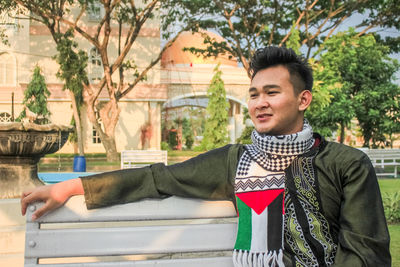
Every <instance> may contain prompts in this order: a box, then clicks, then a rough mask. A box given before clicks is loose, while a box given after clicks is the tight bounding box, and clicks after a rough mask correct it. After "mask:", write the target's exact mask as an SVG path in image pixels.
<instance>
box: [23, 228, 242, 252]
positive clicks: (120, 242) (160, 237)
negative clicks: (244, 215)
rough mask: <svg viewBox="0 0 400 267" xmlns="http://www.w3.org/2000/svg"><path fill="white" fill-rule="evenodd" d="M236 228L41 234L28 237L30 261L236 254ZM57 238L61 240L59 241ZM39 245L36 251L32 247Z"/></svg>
mask: <svg viewBox="0 0 400 267" xmlns="http://www.w3.org/2000/svg"><path fill="white" fill-rule="evenodd" d="M236 227H237V226H236V224H235V223H230V224H225V223H223V224H199V225H192V224H187V225H166V226H154V227H151V226H145V227H121V228H94V229H63V230H41V234H40V235H37V233H35V232H27V233H26V244H27V248H26V249H27V251H26V253H25V255H26V256H27V257H38V258H47V257H73V256H78V257H80V256H107V255H130V254H136V255H138V254H159V253H178V252H179V253H182V252H205V251H221V250H232V249H233V246H234V241H235V232H236ZM55 236H56V237H57V238H55ZM31 242H35V244H36V245H35V247H33V248H30V247H29V244H30V243H31Z"/></svg>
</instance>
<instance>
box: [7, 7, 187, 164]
mask: <svg viewBox="0 0 400 267" xmlns="http://www.w3.org/2000/svg"><path fill="white" fill-rule="evenodd" d="M3 2H10V0H3V1H2V2H1V4H2V5H3V4H4V3H3ZM11 2H15V3H16V4H18V6H19V7H20V8H23V9H26V10H28V11H29V14H30V15H28V17H29V18H30V19H31V20H34V21H37V22H39V23H41V24H43V25H45V26H46V27H47V29H48V30H49V31H50V33H51V35H52V36H53V39H54V41H55V42H56V43H57V42H58V39H57V36H58V35H59V34H65V31H66V30H68V29H73V31H74V34H75V35H77V36H75V37H76V38H77V37H78V36H79V37H81V38H83V40H85V42H86V45H87V44H90V45H91V46H93V47H95V49H96V51H97V52H98V53H99V55H100V61H101V64H100V65H101V67H102V69H103V75H102V77H101V78H100V80H99V81H98V83H96V84H94V83H90V84H83V90H84V91H83V95H84V102H85V104H86V108H87V115H88V118H89V121H90V122H91V123H92V125H93V126H94V128H95V130H96V131H97V132H98V133H99V136H100V139H101V143H102V144H103V146H104V148H105V150H106V153H107V160H108V161H116V160H118V157H119V155H118V153H117V149H116V143H115V127H116V125H117V123H118V119H119V113H120V109H119V105H118V102H119V100H120V99H121V98H122V97H124V96H125V95H127V94H128V93H129V92H130V91H131V90H132V89H133V88H134V87H135V86H136V85H137V84H138V83H139V82H141V81H143V80H145V79H146V75H147V73H148V72H149V70H150V69H151V68H152V67H154V66H155V65H156V64H157V63H158V62H159V61H160V59H161V55H162V53H163V52H164V50H165V49H166V48H168V47H169V46H170V45H171V44H172V43H173V41H174V40H175V39H176V38H177V37H178V35H179V34H180V32H182V31H185V30H187V29H189V28H190V25H188V24H180V25H182V27H181V28H180V29H179V30H176V28H174V29H172V30H171V31H167V30H168V25H169V23H171V22H172V21H173V20H172V19H171V15H173V12H174V11H173V10H167V11H165V12H161V19H162V21H163V22H164V23H163V29H164V30H165V34H164V37H166V38H167V37H168V39H169V41H168V42H166V43H165V44H164V46H163V47H162V48H161V49H160V51H158V52H156V53H154V49H153V48H151V47H149V48H148V50H147V51H146V48H143V47H141V48H138V49H140V53H141V54H143V53H148V54H149V57H153V58H152V59H151V60H150V61H149V62H148V64H147V65H146V66H144V67H141V68H139V67H138V66H137V65H136V64H135V61H134V59H133V58H132V57H130V56H128V53H129V52H130V51H131V50H132V49H133V45H134V43H135V42H136V41H137V40H138V37H139V32H140V31H141V29H142V27H143V25H144V24H145V23H146V22H147V21H148V20H151V19H153V18H154V17H155V14H159V13H160V8H161V7H162V6H163V5H164V3H165V4H166V6H170V5H171V4H168V3H166V2H167V0H153V1H148V0H144V1H143V2H142V3H140V4H137V3H136V2H135V1H127V0H122V1H121V0H111V1H96V0H84V1H73V0H53V1H29V0H15V1H11ZM172 2H173V1H172ZM89 10H90V11H94V12H98V13H97V14H99V15H100V19H99V21H98V22H97V23H96V25H95V26H94V27H85V26H84V25H85V23H82V18H83V17H84V14H85V13H87V12H88V11H89ZM99 11H100V12H99ZM115 25H117V27H115ZM92 29H94V30H92ZM113 35H116V36H117V37H116V39H117V40H118V41H117V44H115V42H112V40H111V37H112V36H113ZM171 36H173V37H172V38H170V37H171ZM115 50H117V51H118V53H117V55H116V56H115V55H112V54H110V52H111V51H115ZM114 74H116V75H114ZM126 75H129V76H130V77H131V78H132V79H133V80H129V81H126V79H125V76H126ZM102 90H107V93H108V98H109V99H108V100H107V101H99V100H98V97H99V95H100V93H101V91H102Z"/></svg>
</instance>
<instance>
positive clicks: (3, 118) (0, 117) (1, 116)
mask: <svg viewBox="0 0 400 267" xmlns="http://www.w3.org/2000/svg"><path fill="white" fill-rule="evenodd" d="M11 121H12V120H11V115H10V114H9V113H8V112H0V122H11Z"/></svg>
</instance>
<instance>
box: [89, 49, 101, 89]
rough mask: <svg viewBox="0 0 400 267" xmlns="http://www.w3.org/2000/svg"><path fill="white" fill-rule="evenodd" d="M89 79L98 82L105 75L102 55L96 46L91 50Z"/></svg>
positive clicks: (91, 81)
mask: <svg viewBox="0 0 400 267" xmlns="http://www.w3.org/2000/svg"><path fill="white" fill-rule="evenodd" d="M88 63H89V64H88V66H89V81H90V83H98V82H99V81H100V80H101V78H102V77H103V64H102V62H101V56H100V53H99V51H98V50H97V48H96V47H93V48H92V49H90V51H89V62H88Z"/></svg>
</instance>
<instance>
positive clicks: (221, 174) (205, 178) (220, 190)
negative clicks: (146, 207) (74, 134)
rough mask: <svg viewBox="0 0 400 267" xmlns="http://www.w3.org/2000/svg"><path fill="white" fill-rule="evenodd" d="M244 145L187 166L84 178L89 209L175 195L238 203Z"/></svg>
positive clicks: (216, 151)
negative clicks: (237, 178)
mask: <svg viewBox="0 0 400 267" xmlns="http://www.w3.org/2000/svg"><path fill="white" fill-rule="evenodd" d="M241 150H242V148H241V146H240V145H227V146H224V147H222V148H219V149H214V150H211V151H209V152H206V153H204V154H201V155H199V156H197V157H194V158H192V159H189V160H187V161H185V162H182V163H178V164H174V165H169V166H165V165H164V164H162V163H157V164H153V165H150V166H148V167H144V168H138V169H124V170H117V171H112V172H105V173H101V174H96V175H92V176H86V177H81V179H82V184H83V188H84V191H85V200H86V206H87V207H88V209H93V208H99V207H104V206H110V205H114V204H122V203H127V202H133V201H137V200H140V199H144V198H164V197H168V196H171V195H175V196H181V197H191V198H201V199H210V200H232V201H234V189H233V184H234V177H235V173H236V166H237V161H238V157H239V153H241Z"/></svg>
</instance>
